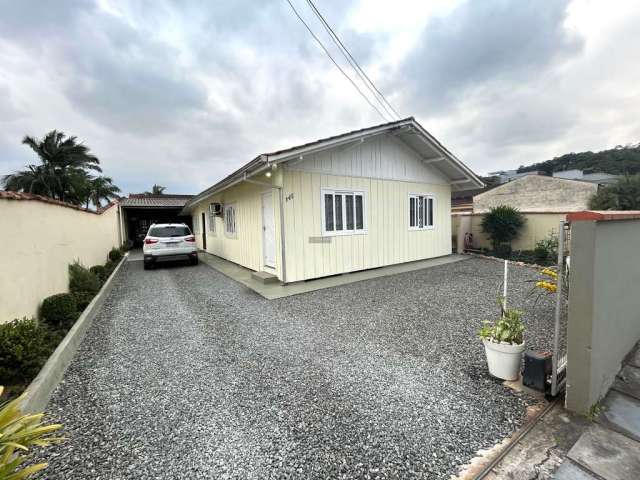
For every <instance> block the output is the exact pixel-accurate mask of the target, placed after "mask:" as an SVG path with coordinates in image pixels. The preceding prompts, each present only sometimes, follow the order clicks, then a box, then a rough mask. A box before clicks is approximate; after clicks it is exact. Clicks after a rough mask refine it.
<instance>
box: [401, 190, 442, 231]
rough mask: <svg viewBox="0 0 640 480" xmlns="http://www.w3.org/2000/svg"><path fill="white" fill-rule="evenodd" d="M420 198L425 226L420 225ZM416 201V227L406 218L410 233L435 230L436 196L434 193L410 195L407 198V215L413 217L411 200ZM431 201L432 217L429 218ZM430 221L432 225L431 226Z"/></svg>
mask: <svg viewBox="0 0 640 480" xmlns="http://www.w3.org/2000/svg"><path fill="white" fill-rule="evenodd" d="M420 198H422V202H423V203H422V212H423V213H422V220H423V225H422V226H420V225H419V223H420V222H419V219H420V208H419V203H420ZM412 199H415V204H414V216H415V220H416V224H415V225H414V226H412V225H411V219H410V218H407V217H406V216H405V219H406V220H407V225H408V227H409V230H410V231H422V230H434V229H435V228H436V221H435V217H436V216H437V212H436V195H435V194H434V193H409V195H408V196H407V212H406V213H407V214H408V215H409V216H411V200H412ZM429 201H431V216H429ZM429 220H430V221H431V224H429Z"/></svg>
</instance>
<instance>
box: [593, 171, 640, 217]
mask: <svg viewBox="0 0 640 480" xmlns="http://www.w3.org/2000/svg"><path fill="white" fill-rule="evenodd" d="M589 208H590V209H592V210H640V175H625V176H624V177H622V178H621V179H619V180H618V182H617V183H614V184H613V185H607V186H606V187H602V188H600V189H599V190H598V193H596V194H595V195H594V196H593V197H591V200H589Z"/></svg>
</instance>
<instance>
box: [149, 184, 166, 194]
mask: <svg viewBox="0 0 640 480" xmlns="http://www.w3.org/2000/svg"><path fill="white" fill-rule="evenodd" d="M166 189H167V187H163V186H162V185H158V184H155V183H154V184H153V187H151V191H150V192H144V193H146V194H147V195H162V194H163V193H164V191H165V190H166Z"/></svg>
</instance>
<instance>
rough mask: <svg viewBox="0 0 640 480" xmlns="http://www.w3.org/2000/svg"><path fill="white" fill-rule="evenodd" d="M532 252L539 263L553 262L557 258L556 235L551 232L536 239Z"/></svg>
mask: <svg viewBox="0 0 640 480" xmlns="http://www.w3.org/2000/svg"><path fill="white" fill-rule="evenodd" d="M534 254H535V257H536V262H537V263H539V264H540V265H546V264H547V263H555V261H556V260H557V258H558V235H556V234H555V233H554V232H551V233H549V235H548V236H547V238H543V239H542V240H539V241H537V242H536V248H535V249H534Z"/></svg>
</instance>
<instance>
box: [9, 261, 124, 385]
mask: <svg viewBox="0 0 640 480" xmlns="http://www.w3.org/2000/svg"><path fill="white" fill-rule="evenodd" d="M122 255H123V253H122V251H121V250H120V249H113V250H111V251H110V252H109V260H108V261H107V263H105V264H104V265H94V266H93V267H91V268H89V269H87V268H85V267H83V266H82V265H81V264H80V263H79V262H75V263H73V264H72V265H69V293H58V294H56V295H51V296H50V297H47V298H45V299H44V300H43V302H42V305H41V307H40V320H41V321H40V322H38V321H37V320H35V319H33V318H23V319H15V320H13V321H12V322H9V323H4V324H0V385H7V386H14V388H13V389H12V388H9V389H8V392H9V393H10V394H15V395H17V394H19V393H20V390H21V389H22V388H24V387H26V386H27V384H28V383H29V382H30V381H31V380H32V379H33V378H34V377H35V376H36V375H37V374H38V372H39V371H40V369H41V368H42V366H43V365H44V363H45V362H46V361H47V359H48V358H49V356H50V355H51V353H53V351H54V350H55V349H56V347H57V346H58V344H59V343H60V341H61V340H62V339H63V338H64V336H65V335H66V333H67V331H68V330H69V329H70V328H71V327H72V326H73V324H74V323H75V322H76V320H77V319H78V317H79V316H80V314H81V313H82V311H83V310H84V309H85V308H87V306H88V305H89V303H91V300H93V297H95V295H96V294H97V293H98V291H99V290H100V288H101V287H102V285H103V284H104V282H106V280H107V279H108V278H109V276H110V275H111V274H112V273H113V270H114V269H115V268H116V266H117V264H118V262H119V261H120V259H122Z"/></svg>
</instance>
